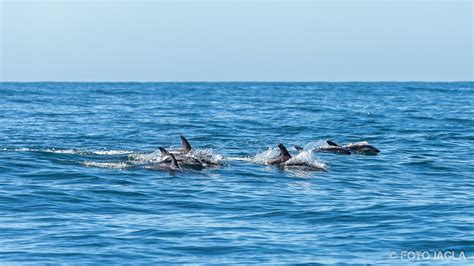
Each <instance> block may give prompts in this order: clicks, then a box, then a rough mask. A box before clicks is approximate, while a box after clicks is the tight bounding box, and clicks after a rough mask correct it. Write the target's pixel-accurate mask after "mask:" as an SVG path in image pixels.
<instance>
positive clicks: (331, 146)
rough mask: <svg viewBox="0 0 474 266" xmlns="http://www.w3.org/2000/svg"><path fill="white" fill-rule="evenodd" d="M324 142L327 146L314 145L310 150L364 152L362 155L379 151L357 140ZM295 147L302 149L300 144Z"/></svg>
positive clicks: (342, 152) (346, 152) (347, 152)
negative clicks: (352, 142)
mask: <svg viewBox="0 0 474 266" xmlns="http://www.w3.org/2000/svg"><path fill="white" fill-rule="evenodd" d="M326 143H327V144H328V146H321V147H316V148H314V149H312V151H314V152H328V153H339V154H347V155H350V154H352V153H358V154H364V155H377V153H379V152H380V150H379V149H377V148H375V147H374V146H371V145H369V144H367V143H366V142H359V143H354V144H348V145H344V146H341V145H339V144H336V143H335V142H333V141H330V140H328V141H326ZM295 149H297V150H298V151H300V152H301V151H303V148H302V147H301V146H295Z"/></svg>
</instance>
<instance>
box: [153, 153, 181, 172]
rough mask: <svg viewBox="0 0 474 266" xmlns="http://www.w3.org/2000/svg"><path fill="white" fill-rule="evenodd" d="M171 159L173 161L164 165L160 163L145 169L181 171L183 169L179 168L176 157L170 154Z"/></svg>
mask: <svg viewBox="0 0 474 266" xmlns="http://www.w3.org/2000/svg"><path fill="white" fill-rule="evenodd" d="M169 157H170V159H171V160H170V161H169V162H166V161H165V162H164V163H160V164H158V165H149V166H145V168H146V169H151V170H162V171H180V170H181V167H179V165H178V162H177V161H176V157H174V154H172V153H169Z"/></svg>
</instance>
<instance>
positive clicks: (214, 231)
mask: <svg viewBox="0 0 474 266" xmlns="http://www.w3.org/2000/svg"><path fill="white" fill-rule="evenodd" d="M0 86H1V87H0V262H3V263H8V262H11V263H35V264H36V263H73V264H83V263H88V264H89V263H91V264H95V263H110V264H124V263H126V264H132V263H133V264H135V263H143V264H149V263H150V264H151V263H204V264H208V263H209V264H221V263H242V264H261V263H265V264H273V263H290V264H293V263H349V264H358V263H360V264H366V263H388V264H397V263H407V262H420V263H423V262H425V263H426V262H427V261H428V262H430V263H432V262H440V260H434V259H433V255H432V254H430V256H431V258H430V259H429V260H423V259H420V258H418V259H412V260H410V259H408V257H406V252H408V251H416V252H423V251H429V252H436V251H443V252H444V251H454V252H455V256H459V254H460V253H461V251H462V252H464V254H465V256H466V257H467V258H466V260H451V261H448V263H452V262H457V263H466V264H468V263H472V262H473V260H474V207H473V203H474V182H473V181H474V178H473V176H474V175H473V173H474V152H473V150H474V109H473V106H474V89H473V83H472V82H455V83H416V82H410V83H390V82H385V83H0ZM180 134H183V135H185V136H186V137H187V138H188V139H189V141H190V142H191V144H192V145H193V147H194V148H196V149H197V150H201V151H205V152H207V153H210V154H212V155H213V156H215V157H216V158H218V159H219V162H220V163H221V164H222V166H220V167H212V168H208V169H204V170H202V171H198V170H186V171H181V172H167V171H151V170H149V169H144V168H140V167H134V166H136V165H139V163H140V162H143V161H146V160H148V159H150V158H151V157H153V156H154V155H155V153H154V151H156V149H157V147H159V146H164V147H170V146H172V147H178V146H179V143H180V142H179V135H180ZM328 139H330V140H333V141H336V142H338V143H342V144H346V143H351V142H359V141H367V142H369V143H370V144H371V145H374V146H375V147H377V148H378V149H380V150H381V153H380V154H378V155H377V156H364V155H340V154H326V153H324V154H323V153H314V154H311V160H313V161H316V162H318V163H320V164H321V165H324V166H325V167H327V171H326V172H323V171H297V170H296V171H295V170H285V169H281V168H278V167H273V166H268V165H263V164H261V163H259V161H258V160H256V158H258V157H259V156H260V157H262V156H267V155H269V154H274V150H273V149H274V147H276V145H277V144H278V143H284V144H285V145H286V146H287V147H292V146H293V145H304V146H306V147H310V146H318V145H321V144H323V143H324V141H325V140H328ZM290 152H291V153H293V154H296V153H297V152H296V151H295V150H294V149H290ZM137 161H138V162H139V163H137ZM404 252H405V253H404ZM424 256H425V257H424V258H426V254H425V255H424Z"/></svg>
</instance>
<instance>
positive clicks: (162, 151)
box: [158, 147, 170, 156]
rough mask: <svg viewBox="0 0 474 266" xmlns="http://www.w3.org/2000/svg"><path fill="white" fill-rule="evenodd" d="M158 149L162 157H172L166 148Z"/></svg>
mask: <svg viewBox="0 0 474 266" xmlns="http://www.w3.org/2000/svg"><path fill="white" fill-rule="evenodd" d="M158 149H160V152H161V156H169V155H170V152H169V151H167V150H166V149H165V148H163V147H158Z"/></svg>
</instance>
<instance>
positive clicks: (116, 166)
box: [82, 162, 129, 169]
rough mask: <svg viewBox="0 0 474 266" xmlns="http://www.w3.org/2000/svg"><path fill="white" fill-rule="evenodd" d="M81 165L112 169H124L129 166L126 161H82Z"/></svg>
mask: <svg viewBox="0 0 474 266" xmlns="http://www.w3.org/2000/svg"><path fill="white" fill-rule="evenodd" d="M82 165H84V166H86V167H100V168H113V169H124V168H127V167H129V166H128V165H127V164H126V163H124V162H120V163H100V162H83V163H82Z"/></svg>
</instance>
